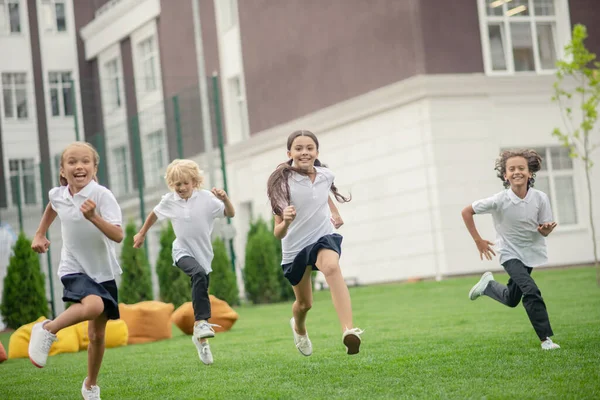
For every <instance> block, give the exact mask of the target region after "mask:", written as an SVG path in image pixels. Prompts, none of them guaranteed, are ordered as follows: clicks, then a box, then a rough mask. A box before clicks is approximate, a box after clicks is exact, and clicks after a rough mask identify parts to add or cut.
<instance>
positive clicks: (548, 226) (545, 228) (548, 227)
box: [537, 222, 556, 236]
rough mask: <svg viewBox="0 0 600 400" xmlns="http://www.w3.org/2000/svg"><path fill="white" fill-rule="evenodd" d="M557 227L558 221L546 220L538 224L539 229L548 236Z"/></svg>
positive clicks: (543, 234)
mask: <svg viewBox="0 0 600 400" xmlns="http://www.w3.org/2000/svg"><path fill="white" fill-rule="evenodd" d="M554 228H556V222H546V223H545V224H541V225H540V226H538V228H537V230H538V232H539V233H540V234H541V235H542V236H548V235H549V234H550V233H551V232H552V231H553V230H554Z"/></svg>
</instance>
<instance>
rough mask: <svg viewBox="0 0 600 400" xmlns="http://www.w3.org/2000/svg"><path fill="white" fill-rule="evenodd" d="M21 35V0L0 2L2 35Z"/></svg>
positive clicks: (1, 0)
mask: <svg viewBox="0 0 600 400" xmlns="http://www.w3.org/2000/svg"><path fill="white" fill-rule="evenodd" d="M11 33H21V13H20V12H19V0H0V34H11Z"/></svg>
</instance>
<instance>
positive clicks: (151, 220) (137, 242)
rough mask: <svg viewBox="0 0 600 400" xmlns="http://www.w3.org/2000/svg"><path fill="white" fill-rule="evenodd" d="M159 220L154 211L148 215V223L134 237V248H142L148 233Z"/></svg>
mask: <svg viewBox="0 0 600 400" xmlns="http://www.w3.org/2000/svg"><path fill="white" fill-rule="evenodd" d="M157 220H158V217H157V216H156V214H154V211H150V214H148V217H147V218H146V222H144V225H143V226H142V228H141V229H140V231H139V232H138V233H136V234H135V236H134V237H133V247H135V248H136V249H138V248H140V247H142V245H143V244H144V240H146V233H148V231H149V230H150V228H151V227H152V225H154V224H155V223H156V221H157Z"/></svg>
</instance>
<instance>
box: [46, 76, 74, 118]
mask: <svg viewBox="0 0 600 400" xmlns="http://www.w3.org/2000/svg"><path fill="white" fill-rule="evenodd" d="M48 87H49V88H50V108H51V109H52V110H51V111H52V116H53V117H60V116H63V117H66V116H72V115H73V107H74V104H73V101H74V100H75V99H74V96H73V94H74V93H73V87H72V81H71V73H70V72H49V73H48Z"/></svg>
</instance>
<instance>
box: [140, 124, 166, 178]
mask: <svg viewBox="0 0 600 400" xmlns="http://www.w3.org/2000/svg"><path fill="white" fill-rule="evenodd" d="M146 143H147V144H148V153H149V155H148V159H147V163H148V164H147V166H148V173H147V174H146V177H145V178H146V183H147V185H148V186H153V185H156V184H157V183H159V182H160V179H161V176H162V175H164V168H165V164H166V162H165V137H164V135H163V132H162V131H156V132H152V133H150V134H149V135H148V136H147V138H146Z"/></svg>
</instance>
